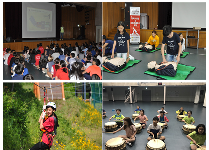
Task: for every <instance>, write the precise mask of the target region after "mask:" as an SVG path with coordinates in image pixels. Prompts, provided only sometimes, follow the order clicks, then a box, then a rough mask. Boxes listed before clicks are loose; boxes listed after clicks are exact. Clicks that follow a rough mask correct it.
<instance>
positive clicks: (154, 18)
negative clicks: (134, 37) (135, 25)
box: [132, 2, 158, 29]
mask: <svg viewBox="0 0 209 150" xmlns="http://www.w3.org/2000/svg"><path fill="white" fill-rule="evenodd" d="M132 6H133V7H140V13H147V15H148V16H149V29H154V28H157V25H158V2H133V3H132Z"/></svg>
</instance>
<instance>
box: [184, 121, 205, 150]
mask: <svg viewBox="0 0 209 150" xmlns="http://www.w3.org/2000/svg"><path fill="white" fill-rule="evenodd" d="M187 138H188V139H189V140H191V142H190V147H191V150H196V149H197V144H198V145H199V146H201V147H202V148H206V146H205V145H204V143H205V140H206V130H205V125H204V124H199V125H198V126H197V127H196V130H195V131H193V132H192V133H190V134H188V135H187Z"/></svg>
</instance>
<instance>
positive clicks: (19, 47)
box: [3, 40, 89, 52]
mask: <svg viewBox="0 0 209 150" xmlns="http://www.w3.org/2000/svg"><path fill="white" fill-rule="evenodd" d="M53 42H54V43H55V44H57V43H58V44H59V46H61V44H64V43H66V45H69V44H71V46H75V43H76V42H78V45H82V44H83V43H85V42H87V43H89V40H63V41H53ZM38 43H42V45H43V47H44V49H45V48H46V46H47V45H50V41H37V42H13V43H3V48H11V49H12V50H15V51H16V52H22V51H23V49H24V46H28V47H29V48H30V49H33V48H36V47H37V44H38Z"/></svg>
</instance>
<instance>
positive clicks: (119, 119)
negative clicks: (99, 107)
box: [109, 109, 125, 128]
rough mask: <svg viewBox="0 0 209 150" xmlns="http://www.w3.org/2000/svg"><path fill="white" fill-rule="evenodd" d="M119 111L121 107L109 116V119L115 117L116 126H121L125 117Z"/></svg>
mask: <svg viewBox="0 0 209 150" xmlns="http://www.w3.org/2000/svg"><path fill="white" fill-rule="evenodd" d="M120 113H121V109H116V114H115V115H113V116H112V117H110V119H109V121H110V120H111V119H112V118H115V119H116V123H117V125H118V128H120V127H122V126H123V119H124V118H125V117H124V116H123V115H122V114H120Z"/></svg>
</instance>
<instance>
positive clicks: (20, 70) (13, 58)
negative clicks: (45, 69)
mask: <svg viewBox="0 0 209 150" xmlns="http://www.w3.org/2000/svg"><path fill="white" fill-rule="evenodd" d="M3 59H4V65H6V66H8V67H9V69H10V76H11V78H12V80H32V79H33V76H32V75H30V74H29V72H28V69H27V68H26V67H25V60H24V58H23V57H20V56H19V55H18V54H17V52H16V51H15V50H11V49H10V48H7V49H6V53H5V54H4V57H3Z"/></svg>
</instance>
